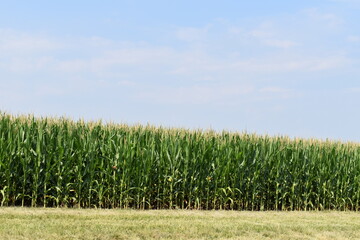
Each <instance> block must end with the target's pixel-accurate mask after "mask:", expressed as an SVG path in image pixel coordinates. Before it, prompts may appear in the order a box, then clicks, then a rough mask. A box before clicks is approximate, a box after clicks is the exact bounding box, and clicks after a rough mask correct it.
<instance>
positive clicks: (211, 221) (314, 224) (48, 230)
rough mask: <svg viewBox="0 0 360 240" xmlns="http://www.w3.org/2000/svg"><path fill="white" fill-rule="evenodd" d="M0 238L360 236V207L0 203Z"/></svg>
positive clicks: (272, 237)
mask: <svg viewBox="0 0 360 240" xmlns="http://www.w3.org/2000/svg"><path fill="white" fill-rule="evenodd" d="M0 222H1V225H0V239H4V240H5V239H52V240H57V239H360V213H355V212H335V211H334V212H235V211H179V210H152V211H136V210H96V209H42V208H41V209H40V208H37V209H34V208H0Z"/></svg>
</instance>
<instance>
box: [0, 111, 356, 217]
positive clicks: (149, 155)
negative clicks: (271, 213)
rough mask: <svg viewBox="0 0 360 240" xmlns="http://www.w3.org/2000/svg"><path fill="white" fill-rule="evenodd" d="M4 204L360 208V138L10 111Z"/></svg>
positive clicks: (0, 188) (2, 121)
mask: <svg viewBox="0 0 360 240" xmlns="http://www.w3.org/2000/svg"><path fill="white" fill-rule="evenodd" d="M0 203H1V206H32V207H37V206H42V207H84V208H89V207H90V208H92V207H100V208H133V209H231V210H334V209H336V210H355V211H358V210H360V144H358V143H342V142H334V141H319V140H316V139H315V140H314V139H308V140H306V139H289V138H287V137H282V136H279V137H269V136H257V135H254V134H247V133H236V132H226V131H224V132H214V131H201V130H196V131H190V130H185V129H170V128H161V127H159V128H155V127H152V126H128V125H121V124H101V122H88V123H86V122H84V121H77V122H75V121H71V120H68V119H64V118H34V117H32V116H12V115H8V114H4V113H0Z"/></svg>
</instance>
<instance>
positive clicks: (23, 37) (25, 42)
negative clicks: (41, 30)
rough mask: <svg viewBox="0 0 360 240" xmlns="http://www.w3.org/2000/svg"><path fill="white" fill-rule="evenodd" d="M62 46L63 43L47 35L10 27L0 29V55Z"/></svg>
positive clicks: (42, 50) (40, 50)
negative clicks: (20, 30) (15, 29)
mask: <svg viewBox="0 0 360 240" xmlns="http://www.w3.org/2000/svg"><path fill="white" fill-rule="evenodd" d="M62 47H63V44H61V43H60V42H58V41H55V40H53V39H49V38H48V37H44V36H41V35H36V34H32V33H23V32H19V31H14V30H10V29H0V53H1V54H2V55H4V54H14V53H16V54H28V53H36V52H45V51H51V50H56V49H60V48H62Z"/></svg>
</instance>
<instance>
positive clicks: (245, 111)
mask: <svg viewBox="0 0 360 240" xmlns="http://www.w3.org/2000/svg"><path fill="white" fill-rule="evenodd" d="M359 12H360V1H359V0H312V1H306V0H305V1H265V0H264V1H231V0H224V1H209V0H208V1H203V0H199V1H188V0H182V1H175V0H174V1H165V0H153V1H144V0H142V1H136V0H134V1H109V0H108V1H106V0H105V1H81V0H78V1H67V0H63V1H36V0H34V1H4V2H3V3H1V8H0V109H1V110H2V111H7V112H9V113H12V114H21V113H25V114H27V113H34V114H35V115H38V116H68V117H71V118H74V119H78V118H84V119H86V120H98V119H103V120H104V121H114V122H122V123H129V124H135V123H142V124H146V123H150V124H154V125H163V126H172V127H185V128H203V129H208V128H212V129H215V130H223V129H225V130H234V131H247V132H256V133H258V134H270V135H288V136H291V137H306V138H310V137H316V138H322V139H326V138H330V139H336V140H343V141H360V127H359V123H360V111H359V106H360V79H359V77H360V65H359V64H360V15H359Z"/></svg>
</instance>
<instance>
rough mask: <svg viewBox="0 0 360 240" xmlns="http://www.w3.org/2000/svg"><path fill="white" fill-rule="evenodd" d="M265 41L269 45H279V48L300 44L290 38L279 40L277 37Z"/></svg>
mask: <svg viewBox="0 0 360 240" xmlns="http://www.w3.org/2000/svg"><path fill="white" fill-rule="evenodd" d="M264 43H265V44H266V45H268V46H272V47H278V48H291V47H295V46H299V45H300V44H299V43H297V42H294V41H289V40H277V39H268V40H265V41H264Z"/></svg>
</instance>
